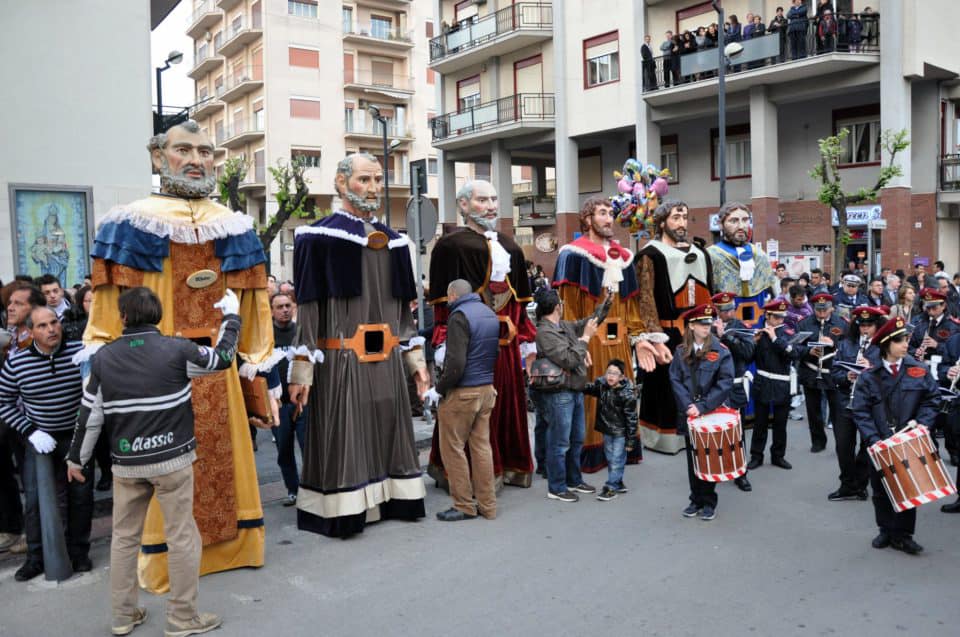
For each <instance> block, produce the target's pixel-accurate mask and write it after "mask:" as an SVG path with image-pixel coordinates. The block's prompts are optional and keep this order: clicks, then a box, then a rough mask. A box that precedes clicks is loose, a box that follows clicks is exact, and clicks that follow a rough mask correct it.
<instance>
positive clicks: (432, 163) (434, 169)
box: [427, 157, 440, 175]
mask: <svg viewBox="0 0 960 637" xmlns="http://www.w3.org/2000/svg"><path fill="white" fill-rule="evenodd" d="M439 173H440V166H439V164H438V162H437V158H436V157H427V174H428V175H437V174H439Z"/></svg>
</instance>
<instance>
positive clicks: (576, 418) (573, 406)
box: [537, 391, 584, 493]
mask: <svg viewBox="0 0 960 637" xmlns="http://www.w3.org/2000/svg"><path fill="white" fill-rule="evenodd" d="M540 407H541V409H540V411H539V412H538V413H537V418H538V422H539V418H540V417H541V416H542V417H543V418H544V419H545V420H546V425H547V430H546V461H547V488H548V489H549V490H550V492H551V493H563V492H564V491H566V490H567V487H568V486H570V487H572V486H577V485H578V484H580V483H581V482H583V476H582V475H581V474H580V452H581V450H582V449H583V436H584V431H583V430H584V419H583V394H581V393H580V392H574V391H559V392H543V393H540Z"/></svg>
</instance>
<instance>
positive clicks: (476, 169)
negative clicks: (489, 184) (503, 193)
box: [473, 161, 490, 181]
mask: <svg viewBox="0 0 960 637" xmlns="http://www.w3.org/2000/svg"><path fill="white" fill-rule="evenodd" d="M473 178H474V179H482V180H484V181H490V162H487V161H478V162H476V163H475V164H474V165H473Z"/></svg>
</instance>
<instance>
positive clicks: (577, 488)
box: [567, 482, 597, 493]
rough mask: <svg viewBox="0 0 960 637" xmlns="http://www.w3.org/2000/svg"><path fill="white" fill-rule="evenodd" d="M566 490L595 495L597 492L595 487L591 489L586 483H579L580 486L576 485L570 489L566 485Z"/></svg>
mask: <svg viewBox="0 0 960 637" xmlns="http://www.w3.org/2000/svg"><path fill="white" fill-rule="evenodd" d="M567 489H568V490H569V491H576V492H577V493H596V492H597V488H596V487H592V486H590V485H589V484H587V483H586V482H581V483H580V484H578V485H576V486H574V487H571V486H570V485H569V484H568V485H567Z"/></svg>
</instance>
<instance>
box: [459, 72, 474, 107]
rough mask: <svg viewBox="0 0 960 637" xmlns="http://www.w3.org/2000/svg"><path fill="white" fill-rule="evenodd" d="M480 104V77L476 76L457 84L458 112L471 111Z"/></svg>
mask: <svg viewBox="0 0 960 637" xmlns="http://www.w3.org/2000/svg"><path fill="white" fill-rule="evenodd" d="M479 104H480V76H479V75H474V76H472V77H468V78H466V79H463V80H460V81H459V82H457V110H459V111H460V112H463V111H466V110H469V109H471V108H473V107H474V106H478V105H479Z"/></svg>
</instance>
